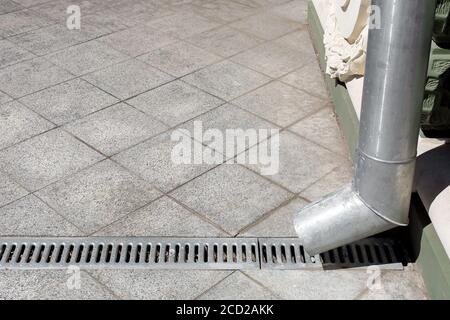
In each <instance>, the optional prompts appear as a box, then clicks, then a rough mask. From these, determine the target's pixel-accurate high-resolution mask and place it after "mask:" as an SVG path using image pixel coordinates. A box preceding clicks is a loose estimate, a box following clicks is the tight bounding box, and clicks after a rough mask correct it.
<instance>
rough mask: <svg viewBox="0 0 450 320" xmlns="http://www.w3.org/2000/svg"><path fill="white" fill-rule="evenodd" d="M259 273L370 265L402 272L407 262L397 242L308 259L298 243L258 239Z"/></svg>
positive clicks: (370, 242) (375, 242) (372, 241)
mask: <svg viewBox="0 0 450 320" xmlns="http://www.w3.org/2000/svg"><path fill="white" fill-rule="evenodd" d="M259 255H260V257H261V268H262V269H283V270H296V269H303V270H307V269H318V268H320V269H322V268H323V269H326V270H331V269H345V268H363V267H367V266H371V265H376V266H379V267H380V268H383V269H393V270H402V269H403V265H404V264H406V263H407V261H409V259H408V255H407V252H406V250H404V248H403V246H402V245H401V243H400V242H398V241H395V240H391V239H378V238H368V239H364V240H361V241H358V242H355V243H352V244H349V245H346V246H343V247H339V248H337V249H334V250H330V251H328V252H325V253H322V254H320V255H316V256H314V257H312V256H310V255H308V253H307V252H305V250H304V249H303V246H302V245H301V244H300V242H299V240H298V239H274V238H263V239H261V238H260V239H259Z"/></svg>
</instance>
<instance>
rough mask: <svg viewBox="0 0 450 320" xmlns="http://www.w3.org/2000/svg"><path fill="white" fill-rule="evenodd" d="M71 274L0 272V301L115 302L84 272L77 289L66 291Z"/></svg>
mask: <svg viewBox="0 0 450 320" xmlns="http://www.w3.org/2000/svg"><path fill="white" fill-rule="evenodd" d="M73 279H74V273H73V272H69V273H68V271H67V270H2V271H0V299H6V300H19V299H21V300H96V299H101V300H102V299H117V297H116V296H114V295H113V294H111V293H110V292H109V291H108V290H107V289H106V288H104V287H103V286H102V285H101V284H99V283H98V282H97V281H96V280H94V279H93V278H92V277H91V276H90V275H89V274H87V273H86V272H85V271H81V273H80V278H79V279H80V289H76V288H74V289H69V284H71V283H72V282H73Z"/></svg>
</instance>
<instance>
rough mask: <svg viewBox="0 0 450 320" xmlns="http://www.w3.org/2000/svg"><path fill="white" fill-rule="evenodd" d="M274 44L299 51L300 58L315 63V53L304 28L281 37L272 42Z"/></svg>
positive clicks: (309, 36)
mask: <svg viewBox="0 0 450 320" xmlns="http://www.w3.org/2000/svg"><path fill="white" fill-rule="evenodd" d="M274 43H275V44H279V45H282V46H284V47H289V48H291V49H294V50H297V51H300V52H301V53H302V56H303V57H305V58H307V59H309V60H310V61H315V60H316V59H317V56H316V52H315V51H314V47H313V44H312V40H311V35H310V34H309V31H308V29H306V28H305V29H302V30H298V31H294V32H291V33H289V34H287V35H285V36H282V37H281V38H278V39H277V40H274Z"/></svg>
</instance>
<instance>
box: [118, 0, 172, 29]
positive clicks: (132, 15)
mask: <svg viewBox="0 0 450 320" xmlns="http://www.w3.org/2000/svg"><path fill="white" fill-rule="evenodd" d="M172 2H174V1H172ZM162 4H164V3H161V1H112V2H111V10H112V11H113V12H114V13H115V14H116V15H117V16H118V17H119V18H120V19H121V20H122V22H123V23H125V24H126V25H128V26H135V25H138V24H145V23H148V22H149V21H152V20H156V19H160V18H161V17H165V16H168V15H171V14H174V11H172V10H171V9H172V8H171V7H170V6H163V5H162Z"/></svg>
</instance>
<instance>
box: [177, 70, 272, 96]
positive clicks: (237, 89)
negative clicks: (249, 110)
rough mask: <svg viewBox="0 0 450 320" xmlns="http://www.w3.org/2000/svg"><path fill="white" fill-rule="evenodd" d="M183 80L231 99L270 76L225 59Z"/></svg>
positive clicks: (262, 82) (257, 85) (255, 86)
mask: <svg viewBox="0 0 450 320" xmlns="http://www.w3.org/2000/svg"><path fill="white" fill-rule="evenodd" d="M183 80H185V81H186V82H188V83H191V84H193V85H194V86H196V87H198V88H200V89H203V90H205V91H206V92H209V93H211V94H213V95H216V96H218V97H220V98H222V99H224V100H227V101H229V100H231V99H234V98H237V97H238V96H240V95H242V94H244V93H246V92H248V91H251V90H253V89H256V88H257V87H259V86H262V85H263V84H265V83H267V82H269V81H270V78H269V77H266V76H264V75H262V74H260V73H258V72H255V71H253V70H250V69H247V68H246V67H243V66H240V65H238V64H235V63H233V62H230V61H223V62H219V63H217V64H214V65H211V66H209V67H207V68H205V69H202V70H199V71H197V72H195V73H193V74H190V75H188V76H186V77H184V78H183Z"/></svg>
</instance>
